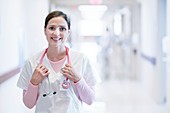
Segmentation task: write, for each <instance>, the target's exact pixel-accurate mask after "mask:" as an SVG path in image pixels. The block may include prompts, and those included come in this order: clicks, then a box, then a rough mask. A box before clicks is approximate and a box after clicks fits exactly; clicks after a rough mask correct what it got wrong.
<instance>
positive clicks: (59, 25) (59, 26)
mask: <svg viewBox="0 0 170 113" xmlns="http://www.w3.org/2000/svg"><path fill="white" fill-rule="evenodd" d="M49 26H50V27H51V26H55V27H56V26H57V27H64V28H67V27H66V26H65V25H53V24H51V25H49Z"/></svg>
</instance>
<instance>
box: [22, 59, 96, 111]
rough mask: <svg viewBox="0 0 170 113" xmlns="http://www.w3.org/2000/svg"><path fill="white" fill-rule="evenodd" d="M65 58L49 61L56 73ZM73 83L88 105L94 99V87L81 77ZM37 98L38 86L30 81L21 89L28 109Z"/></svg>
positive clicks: (33, 104)
mask: <svg viewBox="0 0 170 113" xmlns="http://www.w3.org/2000/svg"><path fill="white" fill-rule="evenodd" d="M65 60H66V57H64V58H63V59H62V60H60V61H58V62H52V61H50V64H51V66H52V67H53V69H54V71H55V72H56V73H57V72H58V71H59V70H60V69H61V66H62V65H63V64H64V62H65ZM74 84H75V86H76V88H77V91H78V95H79V96H80V99H81V100H82V101H83V102H85V103H87V104H89V105H90V104H92V103H93V101H94V99H95V92H94V89H93V88H91V87H89V86H88V84H87V83H86V81H85V80H84V79H83V78H81V80H80V81H78V82H77V83H74ZM37 98H38V86H35V85H33V84H32V83H30V84H29V86H28V89H27V90H24V91H23V102H24V104H25V106H27V107H28V108H30V109H31V108H33V107H34V106H35V104H36V101H37Z"/></svg>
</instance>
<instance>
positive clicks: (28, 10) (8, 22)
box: [0, 0, 49, 75]
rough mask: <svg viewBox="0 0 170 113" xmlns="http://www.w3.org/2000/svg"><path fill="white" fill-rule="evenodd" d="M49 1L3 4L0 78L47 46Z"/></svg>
mask: <svg viewBox="0 0 170 113" xmlns="http://www.w3.org/2000/svg"><path fill="white" fill-rule="evenodd" d="M48 7H49V3H48V0H43V2H42V1H41V0H29V1H25V0H1V1H0V52H1V53H0V54H1V55H0V75H2V74H4V73H6V72H8V71H10V70H12V69H14V68H16V67H18V66H19V65H20V63H21V62H22V61H23V60H25V59H26V58H27V57H29V56H31V55H33V54H35V52H37V51H39V50H40V49H43V48H44V47H45V46H46V39H45V37H44V29H43V26H44V20H45V16H46V15H47V14H48Z"/></svg>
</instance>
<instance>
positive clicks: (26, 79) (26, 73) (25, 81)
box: [17, 60, 32, 90]
mask: <svg viewBox="0 0 170 113" xmlns="http://www.w3.org/2000/svg"><path fill="white" fill-rule="evenodd" d="M31 76H32V66H31V62H30V61H29V60H27V61H26V63H25V65H24V67H23V68H22V70H21V73H20V76H19V79H18V81H17V86H18V87H19V88H21V89H24V90H27V88H28V85H29V83H30V79H31Z"/></svg>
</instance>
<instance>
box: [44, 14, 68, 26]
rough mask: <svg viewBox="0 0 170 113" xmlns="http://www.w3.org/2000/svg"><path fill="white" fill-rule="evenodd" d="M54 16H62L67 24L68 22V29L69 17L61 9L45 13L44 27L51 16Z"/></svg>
mask: <svg viewBox="0 0 170 113" xmlns="http://www.w3.org/2000/svg"><path fill="white" fill-rule="evenodd" d="M54 17H63V18H64V19H65V20H66V22H67V24H68V29H70V26H71V23H70V19H69V18H68V16H67V15H66V14H65V13H63V12H62V11H53V12H51V13H49V14H48V15H47V17H46V19H45V25H44V28H46V27H47V24H48V22H49V21H50V20H51V19H52V18H54Z"/></svg>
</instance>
